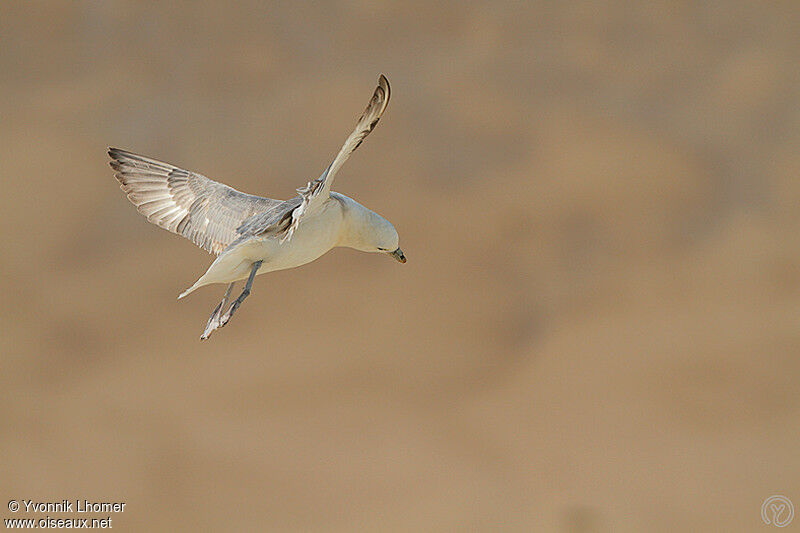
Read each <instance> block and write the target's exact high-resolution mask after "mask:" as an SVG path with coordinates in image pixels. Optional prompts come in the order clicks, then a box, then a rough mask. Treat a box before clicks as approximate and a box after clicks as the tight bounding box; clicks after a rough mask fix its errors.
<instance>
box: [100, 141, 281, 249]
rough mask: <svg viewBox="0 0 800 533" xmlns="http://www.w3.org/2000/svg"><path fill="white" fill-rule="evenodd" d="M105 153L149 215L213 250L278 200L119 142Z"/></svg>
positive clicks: (132, 197)
mask: <svg viewBox="0 0 800 533" xmlns="http://www.w3.org/2000/svg"><path fill="white" fill-rule="evenodd" d="M108 155H109V156H111V159H112V161H111V163H110V164H111V168H113V169H114V170H115V171H116V174H115V176H116V178H117V180H118V181H119V183H120V187H121V188H122V190H123V191H125V193H126V194H127V195H128V199H129V200H130V201H131V202H132V203H133V205H135V206H136V209H138V211H139V212H140V213H141V214H143V215H144V216H145V217H147V220H149V221H150V222H152V223H153V224H155V225H157V226H159V227H162V228H164V229H166V230H169V231H171V232H172V233H176V234H178V235H182V236H184V237H186V238H187V239H189V240H190V241H192V242H194V243H195V244H196V245H198V246H200V247H201V248H203V249H204V250H206V251H208V252H211V253H214V254H219V253H220V252H222V250H223V249H224V248H225V247H226V246H228V245H229V244H230V243H232V242H233V241H234V240H236V239H237V238H238V237H239V235H240V234H239V233H238V232H237V228H238V227H239V226H240V225H241V224H242V222H244V221H245V220H247V219H248V218H250V217H252V216H253V215H254V214H256V213H262V212H266V211H271V210H272V209H273V208H275V207H277V206H279V205H281V204H282V202H280V201H279V200H272V199H271V198H262V197H260V196H253V195H250V194H245V193H243V192H239V191H237V190H236V189H233V188H231V187H228V186H227V185H225V184H222V183H218V182H216V181H213V180H210V179H208V178H207V177H205V176H203V175H201V174H197V173H195V172H189V171H188V170H183V169H181V168H178V167H176V166H173V165H170V164H169V163H164V162H161V161H156V160H155V159H151V158H149V157H144V156H141V155H138V154H134V153H131V152H126V151H125V150H120V149H118V148H109V150H108Z"/></svg>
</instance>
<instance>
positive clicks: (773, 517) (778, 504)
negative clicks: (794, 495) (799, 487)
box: [761, 494, 794, 527]
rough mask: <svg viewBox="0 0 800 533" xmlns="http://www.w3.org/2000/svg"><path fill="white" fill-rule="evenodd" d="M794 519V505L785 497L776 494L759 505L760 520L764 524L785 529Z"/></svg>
mask: <svg viewBox="0 0 800 533" xmlns="http://www.w3.org/2000/svg"><path fill="white" fill-rule="evenodd" d="M793 519H794V505H792V500H790V499H789V498H787V497H786V496H781V495H780V494H776V495H775V496H770V497H769V498H767V499H766V500H764V503H762V504H761V520H763V521H764V523H765V524H767V525H769V524H772V525H773V526H775V527H786V526H788V525H789V524H791V523H792V520H793Z"/></svg>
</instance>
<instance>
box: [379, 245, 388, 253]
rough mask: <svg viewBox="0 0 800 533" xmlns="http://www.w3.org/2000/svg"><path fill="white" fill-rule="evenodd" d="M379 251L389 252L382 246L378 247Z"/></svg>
mask: <svg viewBox="0 0 800 533" xmlns="http://www.w3.org/2000/svg"><path fill="white" fill-rule="evenodd" d="M378 250H380V251H381V252H387V251H388V250H387V249H386V248H381V247H380V246H378Z"/></svg>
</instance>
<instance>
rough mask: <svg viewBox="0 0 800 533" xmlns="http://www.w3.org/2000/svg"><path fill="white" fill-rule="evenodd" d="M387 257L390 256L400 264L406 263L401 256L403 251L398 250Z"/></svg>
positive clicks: (404, 258) (404, 257)
mask: <svg viewBox="0 0 800 533" xmlns="http://www.w3.org/2000/svg"><path fill="white" fill-rule="evenodd" d="M389 255H391V256H392V257H394V258H395V259H397V260H398V261H400V262H401V263H405V262H406V256H404V255H403V250H401V249H400V248H398V249H397V250H395V251H394V252H389Z"/></svg>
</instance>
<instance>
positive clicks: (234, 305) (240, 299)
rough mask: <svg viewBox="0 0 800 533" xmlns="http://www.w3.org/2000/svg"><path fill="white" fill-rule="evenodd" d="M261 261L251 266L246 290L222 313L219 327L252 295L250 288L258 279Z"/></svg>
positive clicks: (245, 285)
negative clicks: (257, 273) (257, 274)
mask: <svg viewBox="0 0 800 533" xmlns="http://www.w3.org/2000/svg"><path fill="white" fill-rule="evenodd" d="M261 263H263V261H256V262H255V263H253V266H252V267H250V276H249V277H248V278H247V283H245V284H244V290H243V291H242V294H240V295H239V297H238V298H236V299H235V300H234V301H233V303H232V304H231V306H230V307H229V308H228V311H227V312H226V313H225V314H224V315H222V317H221V318H220V320H219V327H222V326H224V325H225V324H227V323H228V320H230V319H231V317H232V316H233V313H235V312H236V310H237V309H238V308H239V306H240V305H242V302H243V301H244V299H245V298H247V297H248V296H250V289H252V288H253V280H254V279H256V272H258V269H259V268H261Z"/></svg>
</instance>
